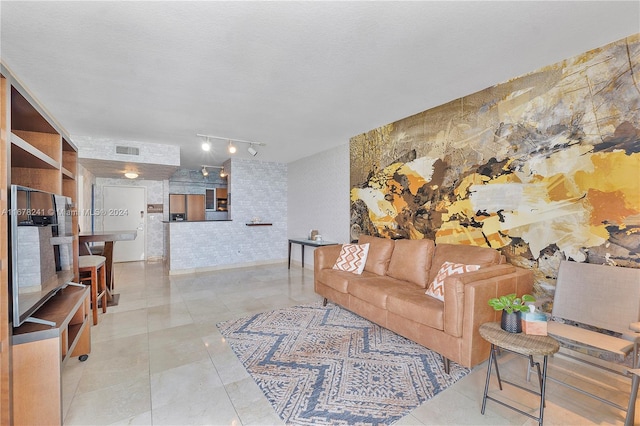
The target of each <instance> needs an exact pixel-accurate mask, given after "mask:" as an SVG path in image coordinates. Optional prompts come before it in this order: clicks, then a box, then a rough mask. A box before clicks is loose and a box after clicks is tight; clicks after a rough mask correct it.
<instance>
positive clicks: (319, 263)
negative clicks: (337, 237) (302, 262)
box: [313, 244, 342, 277]
mask: <svg viewBox="0 0 640 426" xmlns="http://www.w3.org/2000/svg"><path fill="white" fill-rule="evenodd" d="M341 249H342V245H340V244H338V245H335V246H322V247H318V248H316V249H315V250H314V251H313V270H314V273H315V276H316V277H317V276H318V272H319V271H320V270H321V269H330V268H332V267H333V265H334V264H335V263H336V259H337V258H338V256H339V255H340V250H341Z"/></svg>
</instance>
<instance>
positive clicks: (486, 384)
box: [480, 343, 497, 415]
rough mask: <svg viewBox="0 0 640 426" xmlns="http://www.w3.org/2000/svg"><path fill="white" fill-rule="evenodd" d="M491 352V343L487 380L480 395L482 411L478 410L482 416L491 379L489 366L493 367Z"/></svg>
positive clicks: (492, 348) (493, 357) (492, 353)
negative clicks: (482, 393)
mask: <svg viewBox="0 0 640 426" xmlns="http://www.w3.org/2000/svg"><path fill="white" fill-rule="evenodd" d="M493 350H494V347H493V343H492V344H491V351H490V352H489V363H488V364H487V379H486V380H485V382H484V395H482V410H480V413H481V414H482V415H484V409H485V408H486V406H487V394H488V393H489V381H490V379H491V366H492V365H493V361H494V359H495V356H494V352H493ZM496 365H497V364H496Z"/></svg>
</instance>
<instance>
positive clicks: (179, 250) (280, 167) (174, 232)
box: [167, 159, 287, 274]
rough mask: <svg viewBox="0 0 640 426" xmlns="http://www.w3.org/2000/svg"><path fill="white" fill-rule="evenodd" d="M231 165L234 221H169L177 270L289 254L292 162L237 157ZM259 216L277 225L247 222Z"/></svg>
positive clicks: (258, 261)
mask: <svg viewBox="0 0 640 426" xmlns="http://www.w3.org/2000/svg"><path fill="white" fill-rule="evenodd" d="M225 170H227V168H225ZM228 170H229V171H230V175H229V192H230V194H231V219H232V220H231V221H222V222H215V221H214V222H182V223H171V224H170V225H167V228H168V229H170V233H169V238H168V240H169V242H168V243H169V245H170V257H169V269H170V272H171V273H172V274H176V273H188V272H196V271H203V270H208V269H220V268H224V267H232V266H242V265H251V264H261V263H273V262H280V261H284V260H285V259H286V257H287V165H286V164H281V163H268V162H262V161H257V160H244V159H232V160H231V162H230V166H229V167H228ZM254 217H259V218H260V219H261V222H268V223H271V224H272V225H271V226H247V225H246V224H247V223H249V222H251V220H252V219H253V218H254Z"/></svg>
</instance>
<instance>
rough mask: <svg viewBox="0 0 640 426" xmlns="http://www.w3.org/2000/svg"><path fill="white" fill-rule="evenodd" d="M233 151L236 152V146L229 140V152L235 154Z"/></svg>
mask: <svg viewBox="0 0 640 426" xmlns="http://www.w3.org/2000/svg"><path fill="white" fill-rule="evenodd" d="M235 153H236V147H235V146H233V144H232V143H231V141H229V154H235Z"/></svg>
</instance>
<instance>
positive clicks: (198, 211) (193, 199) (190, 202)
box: [187, 194, 204, 220]
mask: <svg viewBox="0 0 640 426" xmlns="http://www.w3.org/2000/svg"><path fill="white" fill-rule="evenodd" d="M187 220H204V195H202V194H188V195H187Z"/></svg>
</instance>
